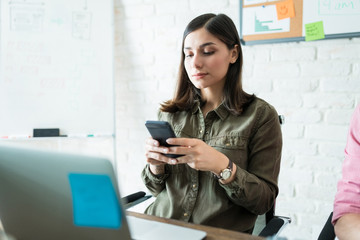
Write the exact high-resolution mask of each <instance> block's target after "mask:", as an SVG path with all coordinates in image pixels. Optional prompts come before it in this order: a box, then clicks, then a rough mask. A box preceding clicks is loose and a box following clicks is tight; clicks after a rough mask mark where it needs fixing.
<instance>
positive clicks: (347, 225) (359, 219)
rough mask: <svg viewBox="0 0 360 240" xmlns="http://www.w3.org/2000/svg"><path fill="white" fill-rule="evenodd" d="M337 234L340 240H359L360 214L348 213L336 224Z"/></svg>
mask: <svg viewBox="0 0 360 240" xmlns="http://www.w3.org/2000/svg"><path fill="white" fill-rule="evenodd" d="M335 234H336V236H337V237H338V239H339V240H358V239H359V238H360V214H357V213H347V214H345V215H343V216H342V217H340V218H339V219H338V220H337V222H336V223H335Z"/></svg>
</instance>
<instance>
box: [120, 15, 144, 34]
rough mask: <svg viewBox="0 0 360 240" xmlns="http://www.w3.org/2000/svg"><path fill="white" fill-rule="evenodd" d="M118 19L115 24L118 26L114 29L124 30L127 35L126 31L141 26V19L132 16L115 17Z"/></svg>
mask: <svg viewBox="0 0 360 240" xmlns="http://www.w3.org/2000/svg"><path fill="white" fill-rule="evenodd" d="M115 20H116V21H119V22H118V23H117V24H116V26H119V27H118V28H116V29H115V31H119V32H124V33H125V34H126V35H127V31H131V30H133V29H139V28H142V19H139V18H132V19H115Z"/></svg>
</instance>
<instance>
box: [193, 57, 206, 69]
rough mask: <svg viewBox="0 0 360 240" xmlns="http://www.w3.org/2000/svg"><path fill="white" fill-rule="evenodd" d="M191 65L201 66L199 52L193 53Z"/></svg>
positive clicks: (194, 66)
mask: <svg viewBox="0 0 360 240" xmlns="http://www.w3.org/2000/svg"><path fill="white" fill-rule="evenodd" d="M191 66H192V67H193V68H201V67H202V66H203V62H202V58H201V56H199V54H194V56H193V57H192V59H191Z"/></svg>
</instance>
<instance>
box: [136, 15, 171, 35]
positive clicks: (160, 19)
mask: <svg viewBox="0 0 360 240" xmlns="http://www.w3.org/2000/svg"><path fill="white" fill-rule="evenodd" d="M174 25H175V17H174V16H173V15H161V16H151V17H148V18H146V19H143V26H144V28H145V29H147V28H151V29H157V28H163V27H165V28H170V27H173V26H174ZM168 37H169V36H168Z"/></svg>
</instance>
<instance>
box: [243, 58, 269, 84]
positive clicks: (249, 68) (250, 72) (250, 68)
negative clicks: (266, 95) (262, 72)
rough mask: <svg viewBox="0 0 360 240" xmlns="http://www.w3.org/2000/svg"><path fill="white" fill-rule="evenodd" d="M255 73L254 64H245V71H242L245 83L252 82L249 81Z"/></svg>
mask: <svg viewBox="0 0 360 240" xmlns="http://www.w3.org/2000/svg"><path fill="white" fill-rule="evenodd" d="M253 72H254V66H253V65H252V64H249V63H247V64H244V65H243V70H242V78H243V81H245V80H247V81H248V82H251V81H249V80H248V79H249V78H251V77H252V76H253ZM270 85H271V84H270Z"/></svg>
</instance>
